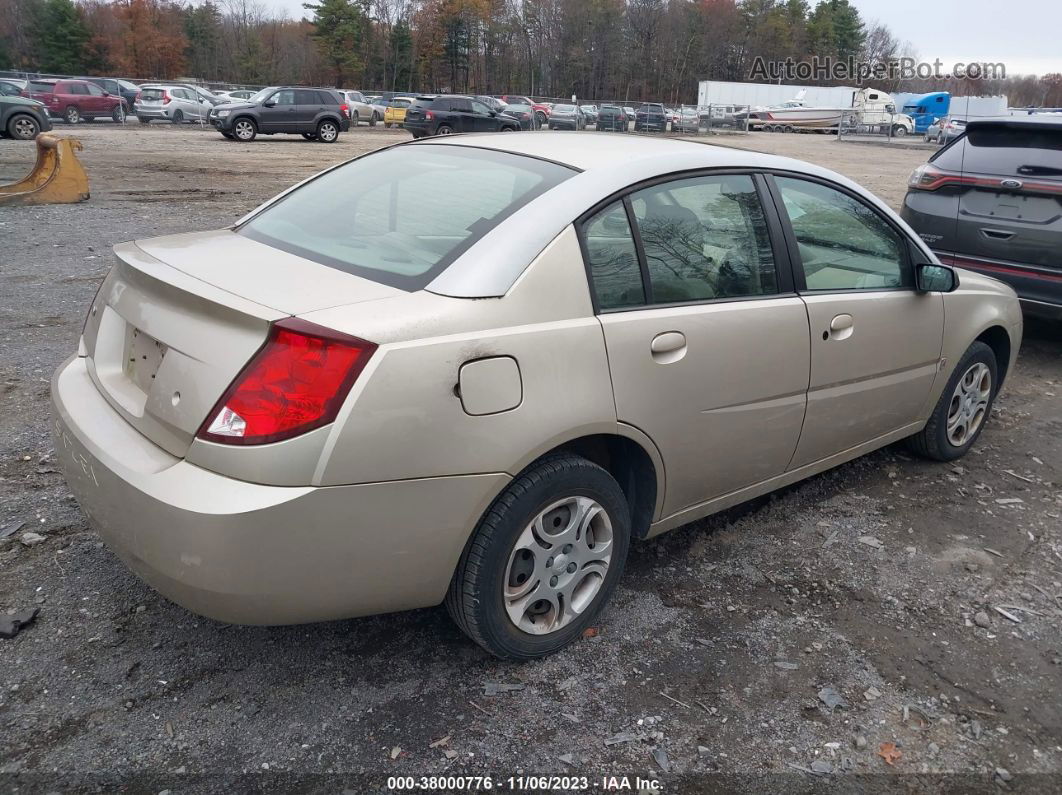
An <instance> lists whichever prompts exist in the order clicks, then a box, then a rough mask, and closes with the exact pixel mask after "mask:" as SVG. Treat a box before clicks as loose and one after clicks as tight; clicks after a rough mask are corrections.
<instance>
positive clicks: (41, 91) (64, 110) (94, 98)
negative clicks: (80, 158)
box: [26, 79, 123, 124]
mask: <svg viewBox="0 0 1062 795" xmlns="http://www.w3.org/2000/svg"><path fill="white" fill-rule="evenodd" d="M26 93H27V94H28V95H29V98H30V99H36V100H38V101H39V102H43V103H44V105H45V107H46V108H48V113H49V114H51V115H52V116H56V117H58V118H61V119H63V120H64V121H65V122H66V123H67V124H78V123H79V122H82V121H92V120H93V119H101V118H103V119H106V118H110V119H113V120H114V121H122V119H123V113H122V98H121V97H119V96H113V95H112V94H110V93H108V92H106V91H104V90H103V89H102V88H100V87H99V86H98V85H96V84H95V83H90V82H88V81H87V80H68V79H62V80H54V79H49V80H43V79H42V80H30V81H29V85H28V86H27V87H26Z"/></svg>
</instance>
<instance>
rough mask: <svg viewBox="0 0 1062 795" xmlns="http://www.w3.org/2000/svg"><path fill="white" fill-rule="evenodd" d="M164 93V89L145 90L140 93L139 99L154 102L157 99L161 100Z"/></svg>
mask: <svg viewBox="0 0 1062 795" xmlns="http://www.w3.org/2000/svg"><path fill="white" fill-rule="evenodd" d="M165 93H166V90H165V89H164V88H145V89H144V90H142V91H141V92H140V99H141V100H145V99H146V100H147V101H148V102H154V101H155V100H157V99H162V97H163V95H164V94H165Z"/></svg>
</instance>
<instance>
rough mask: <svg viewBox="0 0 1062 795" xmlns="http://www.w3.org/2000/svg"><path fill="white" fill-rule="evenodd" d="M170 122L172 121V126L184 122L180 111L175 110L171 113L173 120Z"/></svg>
mask: <svg viewBox="0 0 1062 795" xmlns="http://www.w3.org/2000/svg"><path fill="white" fill-rule="evenodd" d="M170 121H172V122H173V123H174V124H180V123H181V122H182V121H184V113H183V112H182V111H180V110H175V111H174V112H173V118H172V119H171V120H170Z"/></svg>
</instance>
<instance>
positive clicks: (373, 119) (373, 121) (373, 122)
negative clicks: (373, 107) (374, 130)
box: [369, 113, 380, 127]
mask: <svg viewBox="0 0 1062 795" xmlns="http://www.w3.org/2000/svg"><path fill="white" fill-rule="evenodd" d="M379 120H380V117H379V116H378V115H377V114H375V113H374V114H372V117H371V118H370V119H369V126H370V127H375V126H376V122H378V121H379Z"/></svg>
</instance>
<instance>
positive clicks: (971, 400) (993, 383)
mask: <svg viewBox="0 0 1062 795" xmlns="http://www.w3.org/2000/svg"><path fill="white" fill-rule="evenodd" d="M998 372H999V366H998V363H997V362H996V355H995V353H993V352H992V349H991V348H989V347H988V346H987V345H985V344H984V343H983V342H975V343H974V344H973V345H971V346H970V347H969V348H967V349H966V353H965V354H963V357H962V359H960V360H959V363H958V365H956V367H955V372H954V373H952V374H951V378H950V379H948V385H947V386H946V387H944V391H943V392H941V394H940V399H939V400H938V401H937V405H936V406H935V407H934V408H933V413H932V414H931V415H930V417H929V422H927V423H926V427H925V428H923V429H922V430H921V431H919V432H918V433H916V434H915V435H914V436H912V437H910V439H909V440H908V444H909V445H910V447H911V449H912V450H914V452H916V453H918V454H919V455H922V456H925V457H926V458H934V459H936V460H937V461H954V460H955V459H956V458H961V457H962V456H964V455H966V453H967V451H968V450H969V449H970V448H971V447H973V443H974V442H975V441H977V437H978V436H980V435H981V431H982V429H983V428H984V425H985V421H986V420H987V419H988V417H989V415H990V414H991V413H992V404H993V403H994V402H995V398H996V389H997V385H998V383H999V381H998Z"/></svg>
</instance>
